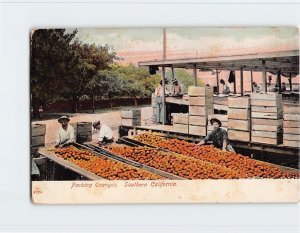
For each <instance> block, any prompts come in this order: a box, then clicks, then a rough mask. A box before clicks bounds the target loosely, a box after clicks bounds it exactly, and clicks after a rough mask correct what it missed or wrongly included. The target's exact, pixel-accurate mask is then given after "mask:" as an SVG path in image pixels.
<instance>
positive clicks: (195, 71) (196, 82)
mask: <svg viewBox="0 0 300 233" xmlns="http://www.w3.org/2000/svg"><path fill="white" fill-rule="evenodd" d="M193 69H194V79H195V86H197V85H198V81H197V66H196V63H195V64H194V67H193Z"/></svg>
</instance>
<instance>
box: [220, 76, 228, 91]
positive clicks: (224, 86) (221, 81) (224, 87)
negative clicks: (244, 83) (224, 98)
mask: <svg viewBox="0 0 300 233" xmlns="http://www.w3.org/2000/svg"><path fill="white" fill-rule="evenodd" d="M220 83H221V84H222V85H223V92H222V93H223V94H229V93H230V88H229V86H228V85H227V84H226V83H225V81H224V80H223V79H221V80H220Z"/></svg>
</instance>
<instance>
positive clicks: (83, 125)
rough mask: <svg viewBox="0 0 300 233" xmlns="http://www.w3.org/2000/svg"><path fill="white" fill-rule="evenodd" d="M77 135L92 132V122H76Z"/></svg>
mask: <svg viewBox="0 0 300 233" xmlns="http://www.w3.org/2000/svg"><path fill="white" fill-rule="evenodd" d="M76 131H77V133H85V132H91V131H92V122H78V123H77V130H76Z"/></svg>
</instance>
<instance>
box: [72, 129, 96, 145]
mask: <svg viewBox="0 0 300 233" xmlns="http://www.w3.org/2000/svg"><path fill="white" fill-rule="evenodd" d="M92 134H93V133H92V131H87V132H77V133H76V142H78V143H84V142H90V141H92Z"/></svg>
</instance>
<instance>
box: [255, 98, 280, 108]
mask: <svg viewBox="0 0 300 233" xmlns="http://www.w3.org/2000/svg"><path fill="white" fill-rule="evenodd" d="M280 105H282V103H280V102H276V101H273V100H252V99H251V106H267V107H277V106H280Z"/></svg>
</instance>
